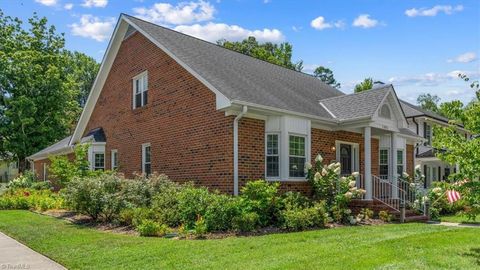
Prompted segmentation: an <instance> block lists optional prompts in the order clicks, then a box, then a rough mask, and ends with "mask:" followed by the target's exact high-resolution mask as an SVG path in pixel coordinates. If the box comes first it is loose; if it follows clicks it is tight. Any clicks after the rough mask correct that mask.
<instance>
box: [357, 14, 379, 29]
mask: <svg viewBox="0 0 480 270" xmlns="http://www.w3.org/2000/svg"><path fill="white" fill-rule="evenodd" d="M352 25H353V26H355V27H362V28H372V27H375V26H377V25H378V20H375V19H372V18H370V15H369V14H360V15H359V16H358V17H357V18H355V20H353V24H352Z"/></svg>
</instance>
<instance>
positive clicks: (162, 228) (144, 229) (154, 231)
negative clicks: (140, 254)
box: [136, 219, 168, 236]
mask: <svg viewBox="0 0 480 270" xmlns="http://www.w3.org/2000/svg"><path fill="white" fill-rule="evenodd" d="M136 229H137V231H138V232H139V233H140V235H141V236H163V235H165V234H166V233H167V230H168V227H167V226H166V225H163V224H162V225H161V224H159V223H158V222H155V221H153V220H150V219H146V220H143V221H142V222H141V223H140V225H138V226H137V227H136Z"/></svg>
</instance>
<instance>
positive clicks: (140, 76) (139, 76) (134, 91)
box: [132, 70, 148, 109]
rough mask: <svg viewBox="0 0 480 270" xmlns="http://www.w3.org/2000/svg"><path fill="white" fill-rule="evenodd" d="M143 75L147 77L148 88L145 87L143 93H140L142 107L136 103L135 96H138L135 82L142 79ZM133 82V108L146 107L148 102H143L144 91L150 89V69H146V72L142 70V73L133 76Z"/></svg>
mask: <svg viewBox="0 0 480 270" xmlns="http://www.w3.org/2000/svg"><path fill="white" fill-rule="evenodd" d="M142 77H146V78H147V89H146V90H145V89H144V90H143V91H142V92H141V95H140V103H141V106H140V107H137V106H136V103H135V97H136V89H135V86H136V84H135V81H136V80H139V79H141V78H142ZM132 83H133V84H132V108H133V109H137V108H141V107H144V106H145V105H146V104H143V93H144V92H145V91H148V71H147V70H145V71H144V72H142V73H140V74H138V75H136V76H135V77H133V78H132ZM147 102H148V101H147Z"/></svg>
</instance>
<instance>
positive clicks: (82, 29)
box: [69, 14, 115, 41]
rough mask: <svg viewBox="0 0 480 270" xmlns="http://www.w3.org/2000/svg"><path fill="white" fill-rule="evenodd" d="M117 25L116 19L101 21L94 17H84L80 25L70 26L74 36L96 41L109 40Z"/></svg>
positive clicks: (110, 18)
mask: <svg viewBox="0 0 480 270" xmlns="http://www.w3.org/2000/svg"><path fill="white" fill-rule="evenodd" d="M114 25H115V18H112V17H109V18H105V19H103V20H102V19H100V18H98V17H95V16H92V15H88V14H86V15H82V17H81V18H80V22H79V23H74V24H71V25H69V27H70V29H71V31H72V34H73V35H74V36H80V37H86V38H91V39H94V40H96V41H104V40H107V39H108V38H109V37H110V35H111V33H112V31H113V27H114Z"/></svg>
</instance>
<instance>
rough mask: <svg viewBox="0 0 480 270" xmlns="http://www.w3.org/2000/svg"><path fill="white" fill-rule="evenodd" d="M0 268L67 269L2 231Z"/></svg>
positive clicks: (0, 237) (0, 238) (30, 269)
mask: <svg viewBox="0 0 480 270" xmlns="http://www.w3.org/2000/svg"><path fill="white" fill-rule="evenodd" d="M0 269H29V270H43V269H45V270H57V269H66V268H65V267H63V266H61V265H60V264H58V263H56V262H54V261H52V260H50V259H49V258H47V257H45V256H43V255H42V254H40V253H38V252H35V251H33V250H31V249H30V248H28V247H27V246H25V245H23V244H21V243H19V242H18V241H17V240H15V239H13V238H10V237H8V236H6V235H5V234H3V233H1V232H0Z"/></svg>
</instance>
